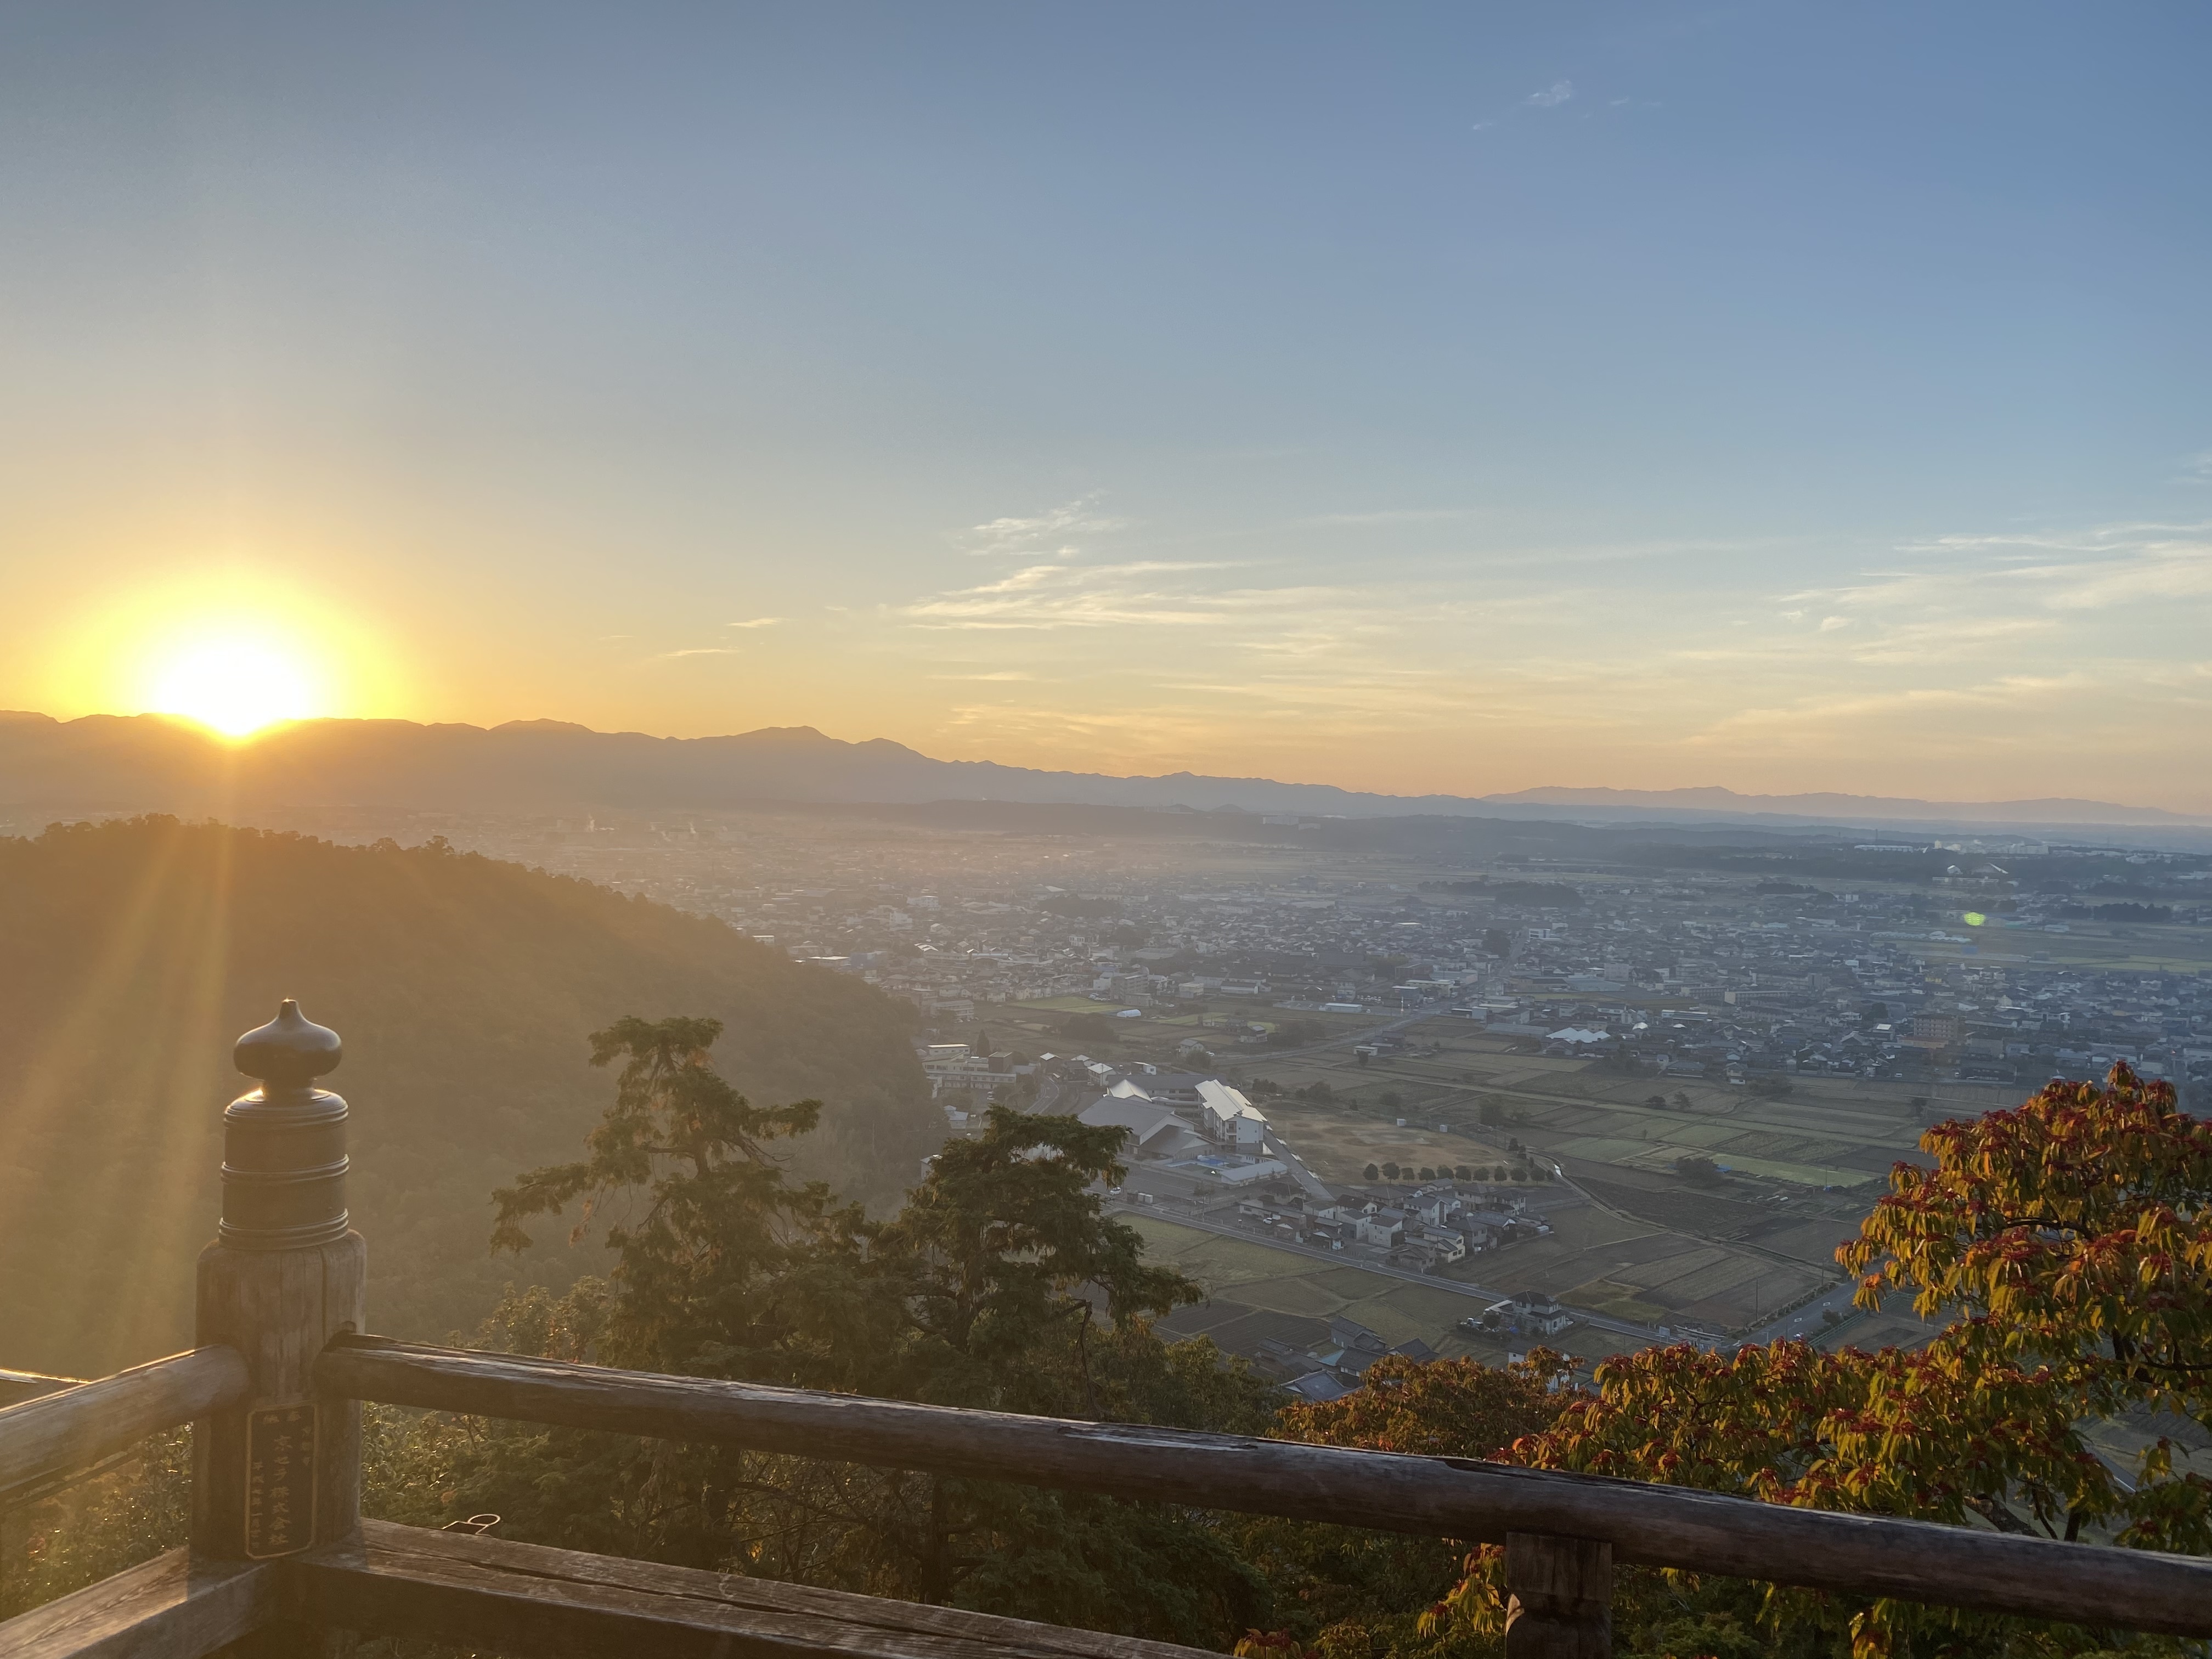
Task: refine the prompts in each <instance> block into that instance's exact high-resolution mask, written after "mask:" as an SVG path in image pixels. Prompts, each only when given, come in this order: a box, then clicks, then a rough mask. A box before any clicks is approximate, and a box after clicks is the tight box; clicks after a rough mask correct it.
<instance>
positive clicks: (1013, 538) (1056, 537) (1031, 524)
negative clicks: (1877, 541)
mask: <svg viewBox="0 0 2212 1659" xmlns="http://www.w3.org/2000/svg"><path fill="white" fill-rule="evenodd" d="M1097 501H1098V498H1097V496H1096V495H1085V496H1082V497H1080V498H1079V499H1077V500H1075V501H1068V502H1066V503H1065V504H1063V505H1061V506H1060V507H1053V508H1051V509H1050V510H1048V511H1047V512H1043V513H1035V514H1032V515H1031V516H1030V517H1027V518H1005V519H994V520H991V521H990V522H989V523H988V524H979V525H975V526H971V527H970V528H969V529H968V530H966V531H965V532H962V534H961V535H960V536H959V537H958V538H957V540H958V541H959V543H960V544H961V546H962V548H963V550H964V551H966V552H968V553H970V554H972V555H974V556H976V557H978V558H990V557H1002V558H1003V557H1014V558H1034V557H1036V556H1038V555H1039V554H1043V555H1046V556H1049V557H1053V558H1073V557H1075V556H1077V555H1078V554H1079V552H1080V551H1081V549H1080V548H1079V547H1077V546H1075V545H1073V543H1072V541H1071V540H1070V539H1069V538H1077V537H1084V536H1097V535H1103V534H1105V533H1107V532H1111V531H1115V530H1121V529H1125V528H1127V525H1126V523H1125V521H1124V520H1120V519H1113V518H1109V517H1107V516H1105V515H1104V514H1103V513H1099V512H1097V510H1096V509H1097Z"/></svg>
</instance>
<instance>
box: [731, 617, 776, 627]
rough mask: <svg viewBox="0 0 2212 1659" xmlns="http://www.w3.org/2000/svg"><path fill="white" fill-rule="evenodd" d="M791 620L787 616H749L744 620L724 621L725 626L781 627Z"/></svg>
mask: <svg viewBox="0 0 2212 1659" xmlns="http://www.w3.org/2000/svg"><path fill="white" fill-rule="evenodd" d="M790 620H791V618H790V617H748V618H747V619H746V620H745V621H744V622H733V623H723V624H722V625H723V626H724V627H725V628H781V626H782V625H783V624H784V623H787V622H789V621H790Z"/></svg>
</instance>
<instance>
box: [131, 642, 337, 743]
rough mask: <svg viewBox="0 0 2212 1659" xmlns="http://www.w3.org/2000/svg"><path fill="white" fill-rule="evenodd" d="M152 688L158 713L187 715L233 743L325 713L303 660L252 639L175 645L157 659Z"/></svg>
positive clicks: (151, 698) (153, 706) (151, 702)
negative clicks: (283, 722) (279, 724)
mask: <svg viewBox="0 0 2212 1659" xmlns="http://www.w3.org/2000/svg"><path fill="white" fill-rule="evenodd" d="M147 684H148V687H149V696H148V697H147V699H146V706H147V707H148V708H149V709H151V710H152V711H153V712H155V713H156V714H182V715H183V716H184V717H185V719H187V720H197V721H198V722H199V723H200V724H201V725H203V726H211V727H213V728H214V729H215V730H216V731H217V732H222V734H223V735H224V736H225V737H227V738H243V737H248V736H251V735H252V733H254V732H258V731H259V730H260V729H261V728H262V727H263V726H272V725H274V724H276V722H277V721H279V720H307V719H310V718H312V717H313V716H314V715H316V714H321V713H322V712H324V711H323V708H322V703H323V698H322V696H321V695H320V688H319V685H318V684H317V683H316V676H315V675H314V674H313V673H312V672H311V671H309V670H308V669H307V666H306V665H304V664H303V663H302V662H301V660H300V659H299V657H298V656H297V655H295V653H292V652H290V651H289V650H287V649H285V648H284V647H283V646H282V645H279V644H276V643H275V642H274V641H270V640H267V639H264V638H257V637H254V636H252V635H203V636H200V637H198V638H195V639H191V640H185V641H178V642H173V643H172V644H171V645H170V646H169V647H168V648H167V650H166V651H164V652H161V653H158V654H157V655H156V656H155V659H154V661H153V663H152V664H151V665H150V671H149V674H148V676H147Z"/></svg>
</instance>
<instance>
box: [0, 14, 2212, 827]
mask: <svg viewBox="0 0 2212 1659" xmlns="http://www.w3.org/2000/svg"><path fill="white" fill-rule="evenodd" d="M2208 60H2212V13H2207V12H2206V11H2205V10H2204V9H2203V8H2201V7H2197V6H2193V5H2163V6H2161V5H2140V6H2138V5H2107V6H2088V5H2077V6H2067V7H2060V6H2039V5H2020V4H2006V5H1995V4H1990V5H1974V4H1958V5H1948V4H1947V5H1943V6H1936V7H1930V6H1925V5H1879V4H1872V5H1855V6H1851V7H1837V6H1815V5H1809V4H1738V5H1714V6H1683V7H1669V6H1664V5H1654V4H1649V3H1644V4H1636V5H1611V6H1608V5H1576V4H1547V5H1542V6H1535V5H1525V6H1514V7H1504V6H1475V5H1466V4H1462V5H1455V6H1449V7H1447V6H1436V7H1428V6H1410V5H1408V6H1362V7H1345V6H1339V7H1330V8H1320V7H1298V6H1282V5H1266V6H1260V5H1254V6H1239V5H1197V6H1194V5H1188V4H1183V5H1176V6H1158V7H1148V6H1143V5H1127V4H1116V5H1113V6H1094V7H1088V8H1079V7H1074V6H1065V5H1063V6H1036V5H1006V6H974V5H967V6H957V5H947V6H929V7H921V6H907V7H878V6H858V5H834V4H810V5H792V6H775V7H741V6H713V7H710V6H693V7H673V6H653V5H642V6H633V7H624V8H588V9H587V8H566V7H561V6H549V5H545V4H534V5H528V6H522V5H516V6H496V5H471V6H458V7H456V6H435V7H434V6H424V7H410V6H400V5H385V6H364V7H356V8H345V9H340V8H289V7H276V6H269V7H241V6H225V5H172V6H163V7H125V6H100V5H81V6H72V7H66V8H62V7H56V8H44V9H28V8H24V9H16V10H15V11H14V12H11V13H9V14H8V15H6V16H4V17H0V208H4V210H5V211H6V213H7V216H8V222H9V225H10V227H11V234H10V235H9V237H8V238H7V239H6V240H5V243H4V246H0V303H4V305H5V308H6V314H7V315H8V317H9V319H10V326H9V329H8V330H7V331H6V334H5V337H4V340H0V354H4V356H0V435H4V439H5V442H4V445H0V486H4V487H0V580H4V588H0V598H4V597H6V596H7V595H8V594H12V595H13V596H14V597H15V601H16V602H15V603H14V604H9V605H0V705H4V704H12V705H15V706H19V707H31V708H48V709H51V710H52V711H53V712H56V713H61V714H76V713H81V712H84V711H85V710H87V709H90V708H131V707H132V706H133V698H134V695H137V694H136V692H135V689H134V688H136V687H137V686H138V685H139V684H141V683H143V678H144V677H143V675H142V674H139V672H138V669H139V667H140V659H143V658H144V657H145V656H146V655H147V654H148V653H156V652H158V651H159V650H161V649H162V648H165V635H164V634H163V630H164V629H171V630H172V631H174V630H179V629H181V630H184V631H185V632H190V631H191V630H193V629H198V630H202V631H204V630H206V629H209V628H211V627H215V626H216V625H217V624H218V623H219V621H220V619H221V618H222V617H224V616H228V615H234V614H236V613H240V612H246V611H257V610H258V611H259V612H261V613H264V614H263V615H262V617H261V620H262V622H263V623H265V625H266V626H267V627H268V628H270V629H276V630H279V631H282V630H286V629H289V630H290V631H291V632H292V633H293V634H295V635H296V636H297V637H298V638H299V639H301V641H313V646H312V649H313V652H314V653H317V654H319V656H320V657H321V658H322V659H325V660H324V661H323V663H322V667H323V669H324V670H325V679H326V681H327V690H328V702H329V706H330V707H331V708H337V709H339V710H342V711H358V712H376V713H399V714H408V715H410V716H411V717H415V718H423V719H465V720H476V721H479V722H484V723H490V722H495V721H497V720H503V719H508V718H514V717H530V716H538V715H550V716H556V717H560V718H567V719H574V720H582V721H585V722H586V723H588V724H592V725H595V726H629V727H635V728H637V729H642V730H648V731H655V732H683V733H696V732H714V731H727V730H743V729H747V728H750V727H751V726H761V725H768V724H812V725H816V726H821V727H823V729H825V730H828V731H830V732H834V733H836V734H837V735H841V736H846V737H854V738H860V737H870V736H878V735H880V736H888V737H893V738H899V739H901V740H902V741H905V742H908V743H911V744H915V746H916V747H918V748H921V749H924V750H928V751H930V752H933V753H937V754H943V755H950V756H960V757H992V758H997V759H1000V760H1006V761H1009V762H1017V763H1029V764H1040V765H1060V766H1072V767H1078V768H1081V769H1105V770H1117V771H1118V770H1147V771H1152V770H1165V769H1176V768H1179V767H1185V766H1188V767H1190V768H1192V769H1198V770H1207V771H1228V772H1235V773H1267V774H1271V775H1278V776H1285V777H1297V778H1305V779H1314V780H1321V781H1335V782H1341V783H1346V784H1350V785H1354V786H1360V787H1379V788H1389V789H1401V790H1408V791H1412V790H1429V789H1447V790H1454V791H1462V792H1469V793H1479V792H1481V791H1484V790H1488V789H1510V788H1518V787H1526V786H1530V785H1536V784H1544V783H1570V784H1579V783H1610V784H1617V785H1624V786H1644V787H1664V786H1668V785H1674V784H1699V783H1709V782H1718V783H1724V784H1729V785H1733V786H1735V787H1740V788H1747V789H1781V788H1827V787H1836V788H1847V789H1857V790H1865V791H1871V792H1882V793H1920V794H1932V795H1938V796H1944V797H1950V798H1977V797H1987V796H1993V795H2005V796H2018V795H2040V794H2093V795H2101V796H2106V797H2110V798H2118V799H2131V800H2140V801H2146V802H2154V803H2156V804H2161V805H2179V806H2193V807H2200V808H2212V782H2208V781H2206V780H2208V779H2212V765H2208V763H2212V738H2208V736H2207V733H2208V732H2212V720H2208V719H2207V714H2208V702H2212V647H2208V646H2207V644H2206V641H2207V639H2208V638H2212V632H2208V629H2207V627H2206V624H2207V623H2208V622H2212V550H2208V543H2212V532H2207V530H2206V528H2205V526H2206V525H2207V523H2208V521H2212V398H2208V396H2207V392H2206V388H2207V387H2208V386H2212V362H2208V356H2212V353H2208V327H2207V321H2206V314H2207V307H2206V305H2205V303H2204V298H2203V296H2204V295H2206V294H2208V293H2212V257H2208V256H2212V216H2208V214H2207V211H2206V208H2207V201H2206V197H2207V194H2208V184H2207V178H2208V170H2207V168H2206V167H2205V165H2204V162H2205V158H2206V157H2207V156H2208V155H2212V100H2206V99H2205V98H2204V97H2203V94H2202V75H2203V66H2204V64H2206V62H2207V61H2208ZM302 648H303V649H308V648H310V647H307V646H305V645H303V647H302Z"/></svg>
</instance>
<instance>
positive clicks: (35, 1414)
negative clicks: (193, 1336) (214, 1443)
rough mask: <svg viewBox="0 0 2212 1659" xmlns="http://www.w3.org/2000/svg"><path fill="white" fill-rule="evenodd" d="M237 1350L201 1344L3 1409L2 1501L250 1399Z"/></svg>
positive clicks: (243, 1362)
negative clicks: (167, 1431) (151, 1435)
mask: <svg viewBox="0 0 2212 1659" xmlns="http://www.w3.org/2000/svg"><path fill="white" fill-rule="evenodd" d="M251 1387H252V1383H251V1381H250V1379H249V1377H248V1375H247V1371H246V1359H245V1357H244V1356H243V1355H241V1354H240V1353H239V1352H238V1351H237V1350H236V1349H234V1348H222V1347H214V1348H194V1349H192V1350H191V1352H189V1353H179V1354H171V1355H170V1356H169V1357H168V1358H167V1359H156V1360H155V1361H154V1362H153V1363H152V1364H146V1365H138V1366H135V1367H133V1368H132V1369H131V1370H127V1371H118V1372H117V1373H116V1374H115V1375H114V1376H104V1377H102V1378H100V1381H98V1382H97V1383H85V1384H83V1385H82V1387H78V1388H72V1389H62V1390H60V1391H59V1392H58V1393H55V1394H49V1395H44V1396H42V1397H40V1398H39V1399H35V1400H27V1401H24V1402H23V1403H22V1404H21V1405H20V1406H10V1407H7V1408H6V1409H5V1410H0V1502H4V1501H5V1500H7V1499H8V1498H9V1496H10V1495H11V1494H13V1493H15V1492H21V1491H22V1490H23V1489H24V1488H26V1487H29V1486H36V1485H37V1484H38V1483H39V1482H40V1481H43V1480H51V1479H52V1477H53V1476H55V1475H58V1474H68V1473H69V1472H70V1471H71V1470H73V1469H78V1468H83V1467H84V1466H85V1465H87V1464H88V1463H96V1462H99V1461H100V1459H101V1458H103V1457H110V1456H112V1455H115V1454H116V1453H117V1452H120V1451H126V1450H128V1449H130V1448H131V1446H133V1445H135V1444H137V1443H138V1442H139V1441H141V1440H143V1439H144V1438H145V1437H147V1436H148V1435H149V1434H159V1433H160V1432H161V1431H162V1430H164V1429H173V1428H175V1427H176V1426H177V1425H179V1424H180V1423H189V1422H191V1420H192V1419H194V1418H197V1417H205V1416H207V1415H209V1414H210V1413H213V1412H218V1411H222V1410H224V1409H226V1408H228V1407H232V1406H236V1405H240V1404H242V1403H243V1402H244V1401H245V1399H246V1394H247V1391H248V1389H250V1388H251Z"/></svg>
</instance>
